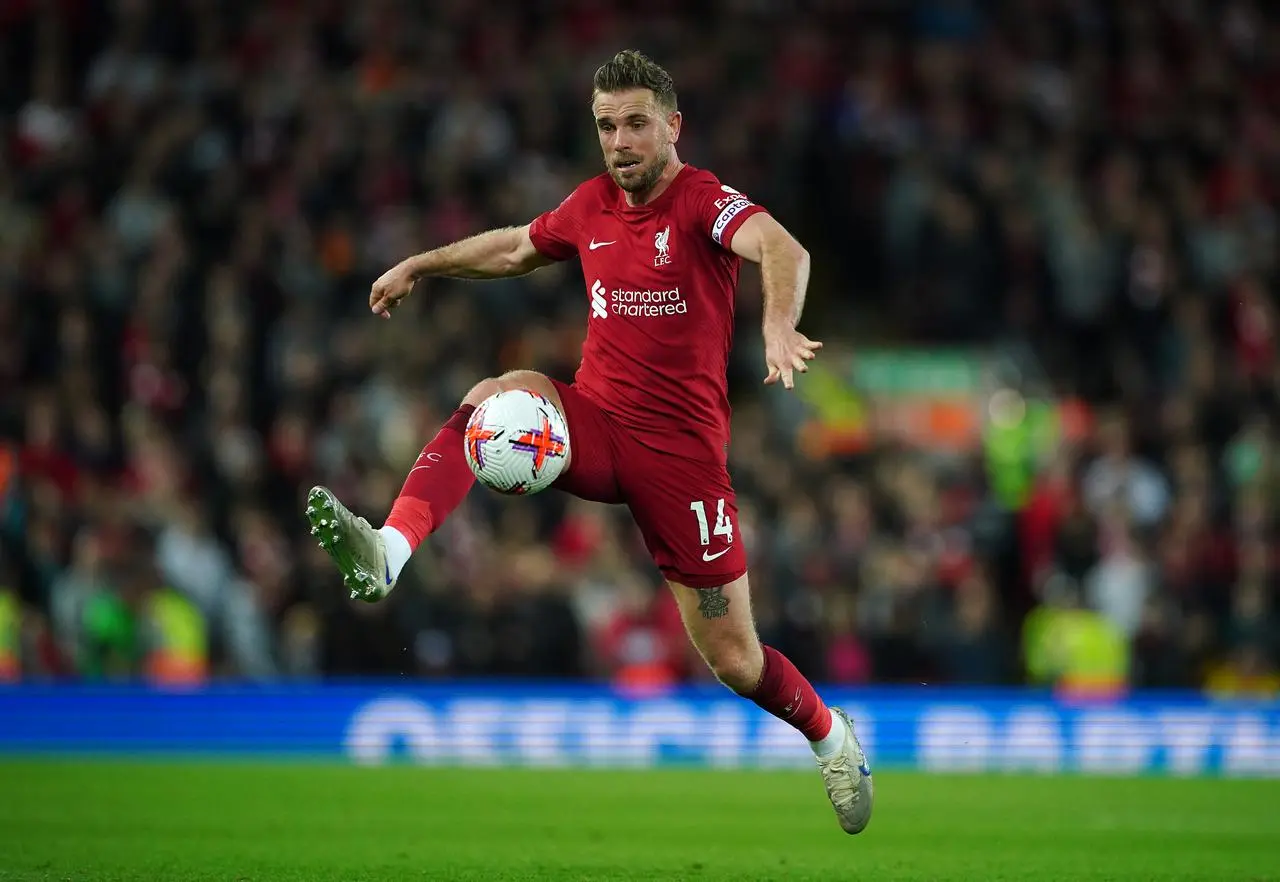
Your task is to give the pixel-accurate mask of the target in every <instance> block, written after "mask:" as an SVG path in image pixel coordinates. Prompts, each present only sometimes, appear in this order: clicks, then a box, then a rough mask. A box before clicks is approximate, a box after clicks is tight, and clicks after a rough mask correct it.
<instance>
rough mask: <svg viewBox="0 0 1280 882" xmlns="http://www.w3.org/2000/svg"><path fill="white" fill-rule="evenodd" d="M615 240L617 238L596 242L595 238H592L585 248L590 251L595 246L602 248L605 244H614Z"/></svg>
mask: <svg viewBox="0 0 1280 882" xmlns="http://www.w3.org/2000/svg"><path fill="white" fill-rule="evenodd" d="M617 242H618V240H617V239H614V240H613V241H611V242H597V241H596V240H595V239H592V240H591V242H590V243H588V245H587V249H588V250H590V251H595V250H596V249H597V248H603V247H604V246H606V245H616V244H617Z"/></svg>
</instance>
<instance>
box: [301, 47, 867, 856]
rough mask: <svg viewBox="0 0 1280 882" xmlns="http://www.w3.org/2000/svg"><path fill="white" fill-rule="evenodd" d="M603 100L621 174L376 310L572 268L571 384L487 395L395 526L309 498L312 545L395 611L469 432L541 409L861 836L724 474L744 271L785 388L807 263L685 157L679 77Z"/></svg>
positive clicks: (582, 483) (594, 105) (793, 368)
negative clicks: (521, 404) (398, 590)
mask: <svg viewBox="0 0 1280 882" xmlns="http://www.w3.org/2000/svg"><path fill="white" fill-rule="evenodd" d="M593 85H594V90H593V93H592V99H591V109H592V112H593V115H594V118H595V126H596V131H597V134H598V135H599V138H600V148H601V150H602V151H603V153H604V164H605V169H606V173H604V174H601V175H599V176H598V177H595V178H592V179H591V180H589V181H587V182H585V183H583V184H582V185H580V186H579V187H578V188H577V189H576V190H574V191H573V192H572V193H571V194H570V195H569V197H568V198H567V199H565V200H564V202H562V203H561V204H560V205H559V206H558V207H557V208H555V209H554V210H552V211H549V212H547V213H546V214H543V215H542V216H540V217H538V218H536V219H535V220H534V221H533V222H532V223H530V224H529V225H527V226H523V227H512V228H506V229H497V230H491V231H489V232H486V233H481V234H479V235H477V236H473V237H471V238H469V239H465V240H463V241H460V242H455V243H453V244H451V245H446V246H444V247H443V248H437V249H435V250H434V251H428V252H426V253H424V254H419V255H416V256H414V257H410V258H408V259H407V260H405V261H403V262H402V263H400V264H399V265H397V266H395V267H393V268H392V269H390V270H388V271H387V272H386V273H384V274H383V275H382V277H381V278H379V279H378V280H377V281H376V282H375V283H374V284H373V290H372V292H371V294H370V296H369V304H370V307H371V308H372V310H373V313H374V314H375V315H379V316H382V317H384V318H389V317H390V315H391V312H392V311H393V310H394V309H395V308H396V306H397V305H398V304H399V303H400V302H401V301H402V300H403V299H404V298H405V297H407V296H408V295H409V293H410V291H412V290H413V288H414V284H415V283H416V282H417V281H418V280H420V279H423V278H427V277H430V276H446V277H451V278H463V279H495V278H505V277H508V276H520V275H524V274H525V273H529V272H531V271H533V270H536V269H538V268H539V267H542V266H546V265H547V264H550V263H552V262H554V261H561V260H569V259H570V258H573V257H577V258H579V259H580V260H581V261H582V268H583V272H584V274H585V277H586V288H587V292H586V293H587V299H588V303H589V305H590V317H589V318H588V328H587V336H586V342H585V343H584V344H583V352H582V363H581V365H580V366H579V368H578V372H577V376H576V377H575V379H574V382H573V383H572V384H565V383H562V382H560V381H558V380H553V379H550V378H548V377H546V376H544V375H542V374H539V373H535V372H533V371H512V372H510V373H507V374H504V375H503V376H500V377H493V378H490V379H486V380H482V381H481V382H479V383H477V384H476V385H475V387H474V388H472V389H471V391H470V392H468V393H467V395H466V396H465V397H464V398H463V399H462V403H461V405H460V406H459V407H458V410H457V411H456V412H455V413H454V414H453V416H452V417H450V418H449V419H448V421H446V422H445V424H444V426H443V428H441V429H440V432H439V434H437V435H436V436H435V438H434V439H432V441H431V442H430V443H429V444H428V445H427V446H426V447H425V448H424V449H423V451H422V455H421V456H420V457H419V458H418V461H417V462H416V463H415V464H414V466H413V468H412V469H410V471H409V475H408V477H407V478H406V480H405V483H404V487H403V489H402V490H401V491H400V496H399V498H397V499H396V501H395V504H394V506H393V507H392V509H391V513H390V515H389V516H388V518H387V521H386V524H385V526H383V527H382V528H381V529H379V530H375V529H373V527H371V526H370V525H369V523H368V522H367V521H365V520H364V519H363V518H359V517H356V516H355V515H353V514H352V513H351V512H350V511H348V510H347V509H346V508H345V507H344V506H343V505H342V503H341V502H339V501H338V500H337V499H336V498H335V497H334V495H333V494H332V492H330V491H329V490H327V489H326V488H324V487H316V488H313V489H312V491H311V493H310V494H309V496H308V505H307V517H308V520H309V521H310V522H311V532H312V534H313V535H316V536H318V537H319V539H320V545H321V547H323V548H324V549H325V550H326V551H327V552H328V553H329V555H330V556H331V557H332V558H333V560H334V561H335V562H336V563H337V565H338V568H339V569H340V570H341V571H342V574H343V577H344V581H345V583H346V585H347V587H348V588H350V589H351V592H352V597H359V598H362V599H364V600H368V601H376V600H380V599H381V598H383V597H385V596H386V595H387V593H388V592H390V591H391V589H392V588H393V587H395V583H396V577H397V576H398V575H399V573H400V571H401V569H402V568H403V567H404V565H405V563H406V562H407V561H408V560H409V557H410V555H411V554H412V553H413V551H414V549H415V548H417V546H418V545H419V544H420V543H421V542H422V541H423V540H424V539H425V538H426V537H427V536H428V535H430V534H431V533H432V531H434V530H435V529H436V528H437V527H439V526H440V524H441V523H442V522H443V521H444V519H445V518H446V517H448V516H449V513H450V512H451V511H453V509H454V508H456V507H457V506H458V504H459V503H460V502H461V501H462V499H463V497H464V496H465V495H466V493H467V491H468V490H469V489H470V487H471V485H472V483H473V481H474V477H473V475H472V473H471V470H470V468H469V467H468V465H467V463H466V460H465V457H464V453H463V432H464V430H465V428H466V425H467V420H468V418H469V417H470V416H471V414H472V412H473V411H474V410H475V408H476V406H477V405H478V404H480V403H481V402H483V401H484V400H485V399H486V398H488V397H489V396H491V395H494V394H496V393H498V392H500V391H507V390H511V389H519V388H525V389H532V390H533V391H535V392H538V393H539V394H541V395H544V396H546V397H547V398H548V399H550V400H551V401H552V402H554V403H555V405H556V406H557V407H558V408H559V409H560V411H561V413H563V414H564V417H565V420H566V423H567V425H568V428H569V436H570V438H571V439H572V448H571V451H570V460H569V462H568V463H567V465H566V468H565V471H564V472H563V473H562V474H561V475H560V477H559V478H558V479H557V481H556V483H555V485H553V486H556V487H559V488H560V489H561V490H564V491H566V492H568V493H572V494H574V495H576V496H580V497H582V498H584V499H590V500H596V501H600V502H607V503H622V504H625V505H627V506H628V508H629V509H630V511H631V514H632V516H633V517H634V518H635V520H636V523H637V525H638V526H639V528H640V530H641V533H642V534H643V536H644V540H645V544H646V546H647V547H648V549H649V552H650V553H651V554H652V556H653V559H654V562H655V563H656V564H657V566H658V568H659V570H660V571H661V572H662V574H663V576H664V577H665V578H666V580H667V584H668V585H669V586H670V588H671V590H672V591H673V592H674V593H675V597H676V600H677V601H678V604H679V607H680V613H681V616H682V618H683V620H684V624H685V628H686V630H687V631H688V634H689V637H690V639H691V640H692V641H693V643H694V645H695V646H696V647H697V648H698V651H699V652H700V653H701V655H702V657H703V658H704V659H705V660H706V662H707V664H708V665H709V666H710V668H711V670H712V671H713V672H714V673H715V675H716V677H717V678H718V679H719V680H720V682H721V683H723V684H724V685H725V686H727V687H729V688H730V689H732V690H733V691H734V692H736V693H738V694H739V695H741V696H743V697H745V698H749V699H750V700H752V701H754V702H755V703H756V704H758V705H759V706H760V707H762V708H764V709H765V710H766V711H768V712H769V713H771V714H773V715H774V716H776V717H779V718H780V719H783V720H785V721H787V722H788V723H790V724H791V725H792V726H794V727H795V728H796V729H798V730H799V731H800V732H801V733H802V734H803V735H804V736H805V738H807V739H808V741H809V744H810V746H811V747H812V749H813V752H814V754H815V756H816V758H817V763H818V767H819V769H820V771H821V772H822V778H823V781H824V783H825V785H826V790H827V794H828V796H829V797H830V799H831V804H832V805H833V806H834V807H835V811H836V816H837V817H838V819H839V821H840V826H841V827H843V828H844V830H845V831H846V832H849V833H859V832H861V831H862V830H863V828H865V827H866V825H867V822H868V821H869V820H870V817H871V804H872V796H873V791H872V780H871V771H870V770H869V769H868V768H867V761H866V757H865V755H864V753H863V751H862V746H861V744H859V742H858V738H857V735H856V734H855V732H854V727H853V723H852V722H851V721H850V719H849V718H848V716H847V715H846V714H845V713H844V712H843V711H842V710H840V709H839V708H830V709H828V708H827V706H826V705H825V704H824V703H823V701H822V699H821V698H820V697H819V696H818V694H817V692H815V691H814V688H813V686H812V685H811V684H810V683H809V681H808V680H806V679H805V677H804V676H803V675H802V674H801V673H800V672H799V671H798V670H797V669H796V667H795V665H793V664H792V663H791V662H790V661H789V660H788V659H787V658H786V657H785V656H784V655H782V654H781V653H780V652H778V651H777V650H775V649H773V648H771V647H769V646H764V645H762V644H761V642H760V639H759V637H758V636H757V634H756V629H755V623H754V620H753V619H752V615H751V599H750V593H749V590H748V582H747V566H746V553H745V550H744V548H743V543H742V540H741V538H740V536H739V534H738V529H737V526H738V525H737V506H736V504H735V497H734V492H733V487H732V486H731V485H730V482H729V473H728V471H727V468H726V459H727V452H728V442H729V402H728V396H727V385H728V381H727V376H726V371H727V362H728V356H729V350H730V347H731V345H732V335H733V307H734V289H735V288H736V286H737V281H738V269H739V266H740V264H741V259H742V258H746V259H747V260H751V261H755V262H756V263H758V264H760V269H761V275H762V278H763V282H764V301H765V303H764V343H765V360H766V362H767V367H768V375H767V377H766V378H765V383H768V384H773V383H777V382H781V383H782V385H783V386H784V387H785V388H787V389H790V388H792V386H793V382H794V375H795V374H796V373H803V372H804V371H805V370H806V369H807V364H806V363H807V361H808V360H809V359H811V358H813V357H814V356H815V355H816V354H817V352H818V350H819V349H821V347H822V344H821V343H818V342H816V341H813V340H810V339H808V338H807V337H805V336H804V335H803V334H801V333H800V332H799V331H797V330H796V324H797V323H798V321H799V319H800V311H801V307H802V305H803V302H804V294H805V288H806V286H807V284H808V277H809V255H808V253H807V252H806V251H805V250H804V248H802V247H801V246H800V244H799V243H798V242H796V240H795V239H794V238H792V237H791V235H790V234H789V233H788V232H787V231H786V230H785V229H783V227H782V226H781V225H780V224H779V223H778V222H777V221H776V220H774V219H773V218H772V217H771V216H770V215H769V214H768V213H767V212H765V210H764V209H763V208H762V207H760V206H759V205H756V204H754V203H752V202H751V200H750V199H748V198H747V197H746V196H745V195H743V194H742V193H739V192H738V191H737V190H734V189H733V188H732V187H728V186H724V185H722V184H721V183H720V181H719V180H717V179H716V177H715V175H713V174H711V173H710V172H708V171H705V170H702V169H698V168H694V167H693V166H692V165H689V164H688V163H685V162H682V161H681V160H680V158H679V156H677V155H676V142H677V141H678V140H679V138H680V128H681V124H682V117H681V114H680V111H679V110H678V109H677V107H676V93H675V88H674V85H673V83H672V79H671V76H670V75H669V74H668V73H667V72H666V71H665V70H663V69H662V68H661V67H659V66H658V65H657V64H655V63H654V62H652V61H651V60H649V59H648V58H646V57H645V56H644V55H642V54H640V53H638V52H634V51H624V52H620V53H618V54H617V55H616V56H615V57H614V58H613V59H612V60H611V61H609V62H607V63H606V64H604V65H603V66H601V67H600V69H599V70H597V71H596V74H595V78H594V83H593Z"/></svg>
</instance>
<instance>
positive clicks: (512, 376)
mask: <svg viewBox="0 0 1280 882" xmlns="http://www.w3.org/2000/svg"><path fill="white" fill-rule="evenodd" d="M498 383H499V385H501V386H502V388H503V389H504V390H508V389H533V390H534V391H535V392H541V391H542V389H543V388H544V387H546V386H549V385H551V381H550V380H548V379H547V378H546V376H545V375H544V374H540V373H538V372H537V371H526V370H516V371H507V372H506V373H505V374H503V375H502V376H500V377H498Z"/></svg>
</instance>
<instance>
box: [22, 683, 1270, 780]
mask: <svg viewBox="0 0 1280 882" xmlns="http://www.w3.org/2000/svg"><path fill="white" fill-rule="evenodd" d="M826 697H827V699H828V701H830V702H831V703H835V704H839V705H840V706H842V707H844V708H846V709H847V710H848V711H849V712H850V713H851V715H853V717H854V718H855V720H856V721H857V723H858V727H859V734H860V735H861V737H862V739H863V742H864V744H865V746H866V748H867V752H868V754H869V756H870V758H871V760H872V763H873V764H874V765H876V766H878V767H881V768H884V767H898V768H914V769H920V770H927V771H938V772H957V771H1033V772H1046V773H1049V772H1090V773H1106V774H1146V773H1166V774H1178V775H1199V774H1222V775H1241V776H1280V703H1277V702H1222V701H1212V700H1209V699H1206V698H1204V697H1202V696H1199V695H1193V694H1186V695H1183V694H1164V695H1140V696H1130V697H1128V698H1126V699H1125V700H1123V701H1118V702H1109V703H1105V704H1102V703H1090V704H1072V703H1065V702H1062V701H1059V700H1057V699H1055V698H1053V697H1052V696H1049V695H1046V694H1044V693H1038V692H1020V691H969V690H950V689H933V688H920V689H916V688H912V689H894V688H874V689H859V690H854V691H849V690H830V691H826ZM0 753H9V754H32V753H39V754H73V753H94V754H120V755H150V754H175V753H176V754H206V755H225V756H262V757H287V756H293V757H299V758H321V759H325V758H327V759H332V760H338V761H345V762H355V763H364V764H380V763H387V762H405V761H408V762H416V763H431V764H453V765H457V764H517V765H535V766H536V765H549V766H556V765H582V766H591V765H602V766H604V765H607V766H618V765H625V766H646V765H660V764H691V765H704V766H712V767H741V766H754V767H791V766H796V767H803V766H807V765H808V764H809V763H811V762H812V758H811V756H810V754H809V751H808V749H807V748H806V746H805V744H804V742H803V740H802V739H801V738H800V737H799V736H798V735H797V734H796V733H795V731H794V730H792V729H791V728H790V727H789V726H788V725H787V724H785V723H783V722H781V721H779V720H776V719H774V718H773V717H770V716H769V715H767V714H765V713H764V712H763V711H760V710H759V709H758V708H756V707H755V706H754V705H752V704H751V703H749V702H746V701H743V700H741V699H739V698H736V697H734V696H732V695H730V694H729V693H727V692H725V691H724V690H723V689H720V688H718V687H707V688H690V689H684V690H679V691H675V692H670V693H665V694H663V695H660V696H652V697H647V698H642V697H635V696H627V695H624V694H622V693H619V692H616V691H613V690H610V689H608V688H607V687H602V686H593V685H585V684H584V685H558V684H518V683H492V682H455V683H423V682H419V681H404V682H395V683H384V682H353V683H335V684H302V685H299V684H279V685H269V686H253V685H237V684H218V685H212V686H208V687H202V688H200V689H194V690H164V689H154V688H147V687H141V686H92V685H23V686H16V687H3V688H0Z"/></svg>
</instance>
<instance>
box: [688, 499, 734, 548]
mask: <svg viewBox="0 0 1280 882" xmlns="http://www.w3.org/2000/svg"><path fill="white" fill-rule="evenodd" d="M689 511H691V512H693V514H694V516H695V517H696V518H697V519H698V538H699V539H700V540H701V541H702V544H703V545H710V544H711V536H712V534H714V535H716V536H723V537H724V541H725V542H726V543H728V542H732V541H733V522H732V521H730V520H729V518H728V517H727V516H726V515H725V513H724V497H721V498H719V499H717V500H716V524H715V526H714V527H712V528H711V530H710V532H708V531H707V507H706V506H705V505H704V504H703V503H702V500H701V499H695V500H694V501H693V502H690V503H689Z"/></svg>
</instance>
